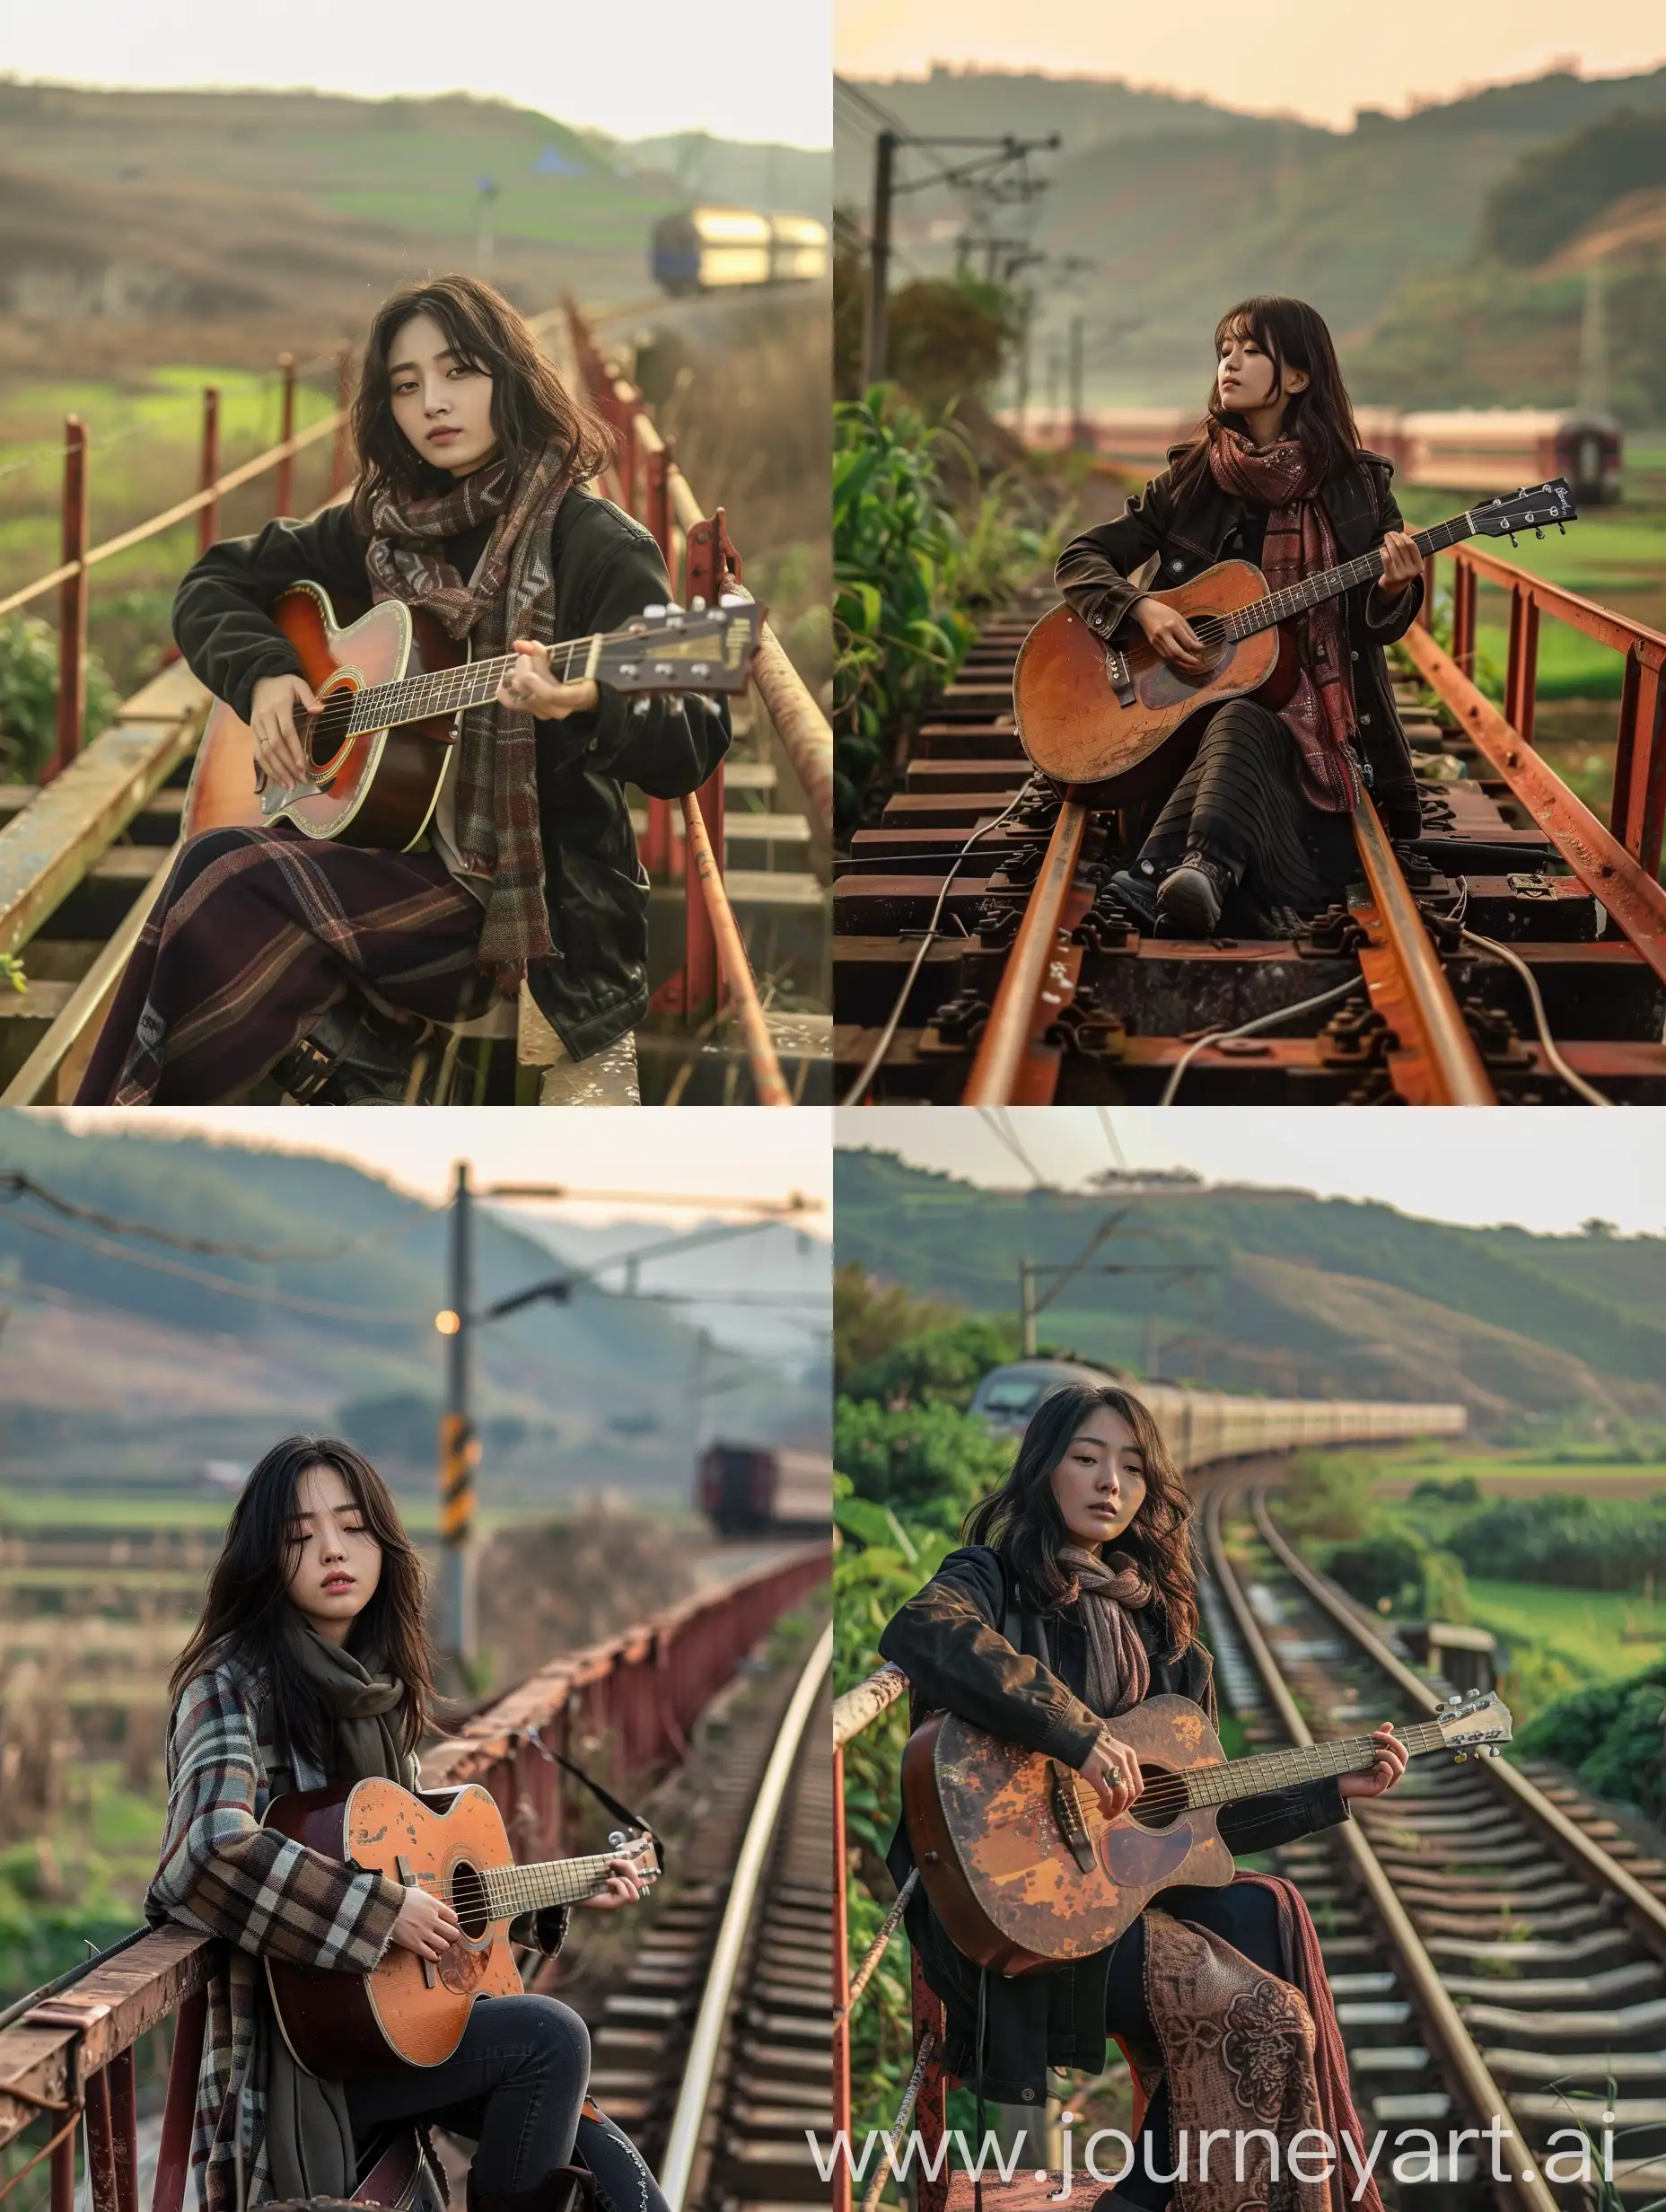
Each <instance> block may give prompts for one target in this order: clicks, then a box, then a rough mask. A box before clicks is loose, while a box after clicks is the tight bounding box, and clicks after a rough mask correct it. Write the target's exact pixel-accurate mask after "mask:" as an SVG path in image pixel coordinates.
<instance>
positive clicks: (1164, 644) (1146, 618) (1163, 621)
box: [1129, 599, 1209, 676]
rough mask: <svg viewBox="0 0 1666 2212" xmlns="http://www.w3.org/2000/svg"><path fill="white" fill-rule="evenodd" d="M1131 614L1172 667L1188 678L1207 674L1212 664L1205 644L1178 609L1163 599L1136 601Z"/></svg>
mask: <svg viewBox="0 0 1666 2212" xmlns="http://www.w3.org/2000/svg"><path fill="white" fill-rule="evenodd" d="M1129 611H1130V612H1131V614H1132V615H1133V617H1134V619H1135V620H1136V622H1137V623H1138V624H1139V626H1140V628H1141V629H1143V630H1144V633H1145V635H1146V636H1147V638H1148V639H1149V640H1150V641H1151V644H1152V645H1153V646H1154V647H1155V649H1156V650H1157V652H1159V653H1160V654H1162V657H1163V659H1164V660H1165V661H1167V662H1168V663H1169V664H1170V666H1171V667H1172V668H1178V669H1179V671H1181V673H1182V674H1183V675H1188V676H1201V675H1202V674H1203V673H1204V672H1205V671H1206V669H1207V667H1208V665H1209V664H1208V662H1207V661H1206V658H1205V656H1204V649H1203V640H1202V639H1201V638H1200V637H1199V636H1198V635H1197V631H1196V630H1195V629H1193V628H1192V626H1191V624H1190V623H1189V622H1188V620H1187V619H1186V617H1185V616H1184V615H1183V614H1181V613H1180V611H1179V609H1178V608H1176V607H1169V606H1165V605H1164V604H1163V602H1162V600H1160V599H1136V601H1135V602H1134V605H1133V607H1132V608H1131V609H1130V610H1129Z"/></svg>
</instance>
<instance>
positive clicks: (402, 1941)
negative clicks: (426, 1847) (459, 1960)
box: [390, 1890, 463, 1959]
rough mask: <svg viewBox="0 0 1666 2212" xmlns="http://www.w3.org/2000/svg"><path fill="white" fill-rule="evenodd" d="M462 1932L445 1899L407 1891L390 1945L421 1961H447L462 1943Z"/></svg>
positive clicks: (394, 1926)
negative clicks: (444, 1959) (456, 1944)
mask: <svg viewBox="0 0 1666 2212" xmlns="http://www.w3.org/2000/svg"><path fill="white" fill-rule="evenodd" d="M462 1932H463V1931H462V1927H461V1926H460V1923H459V1921H458V1918H457V1915H456V1913H455V1912H454V1911H453V1910H452V1908H451V1906H450V1905H448V1904H447V1903H446V1901H445V1900H444V1899H443V1897H431V1896H430V1895H429V1894H428V1892H427V1891H426V1890H407V1891H406V1892H405V1902H404V1903H403V1904H402V1905H401V1906H400V1907H399V1918H398V1919H397V1920H396V1921H395V1922H394V1923H393V1934H392V1936H391V1938H390V1941H392V1942H394V1943H396V1944H399V1948H400V1949H401V1950H402V1951H414V1952H415V1953H416V1956H417V1957H418V1958H419V1959H443V1957H444V1956H445V1954H446V1953H447V1952H448V1951H449V1950H450V1949H451V1947H452V1944H454V1943H457V1942H459V1941H460V1939H461V1936H462Z"/></svg>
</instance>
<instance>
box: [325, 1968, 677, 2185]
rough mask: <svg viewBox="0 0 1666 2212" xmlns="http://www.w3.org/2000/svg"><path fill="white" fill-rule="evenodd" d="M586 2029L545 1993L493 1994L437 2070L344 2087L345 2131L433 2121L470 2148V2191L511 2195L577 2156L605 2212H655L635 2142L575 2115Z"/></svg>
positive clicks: (586, 2055)
mask: <svg viewBox="0 0 1666 2212" xmlns="http://www.w3.org/2000/svg"><path fill="white" fill-rule="evenodd" d="M589 2079H590V2033H589V2031H588V2030H587V2029H586V2027H585V2025H584V2023H583V2021H582V2020H581V2019H580V2018H579V2016H578V2015H577V2014H576V2013H575V2012H574V2011H573V2010H572V2009H571V2007H570V2006H566V2005H563V2004H561V2003H560V2002H559V2001H558V2000H557V1998H555V1997H492V1998H490V1999H489V2000H487V2002H486V2003H484V2004H479V2005H477V2006H475V2008H474V2010H473V2011H472V2012H471V2013H470V2014H469V2025H468V2026H467V2027H466V2028H465V2029H464V2030H463V2040H462V2041H461V2042H460V2043H459V2045H458V2046H457V2049H456V2050H454V2051H453V2052H452V2055H451V2057H450V2058H447V2059H446V2060H445V2062H444V2063H443V2065H441V2066H433V2067H399V2069H398V2071H397V2072H395V2073H391V2074H378V2075H373V2076H371V2077H370V2078H369V2079H368V2080H366V2081H357V2082H349V2083H347V2085H346V2094H347V2112H348V2116H349V2117H350V2119H351V2120H352V2122H353V2131H354V2133H355V2135H356V2136H359V2137H364V2136H368V2135H370V2134H372V2133H373V2131H374V2130H375V2129H377V2128H379V2127H381V2125H382V2124H383V2123H384V2122H386V2121H388V2120H434V2121H437V2122H438V2123H439V2125H440V2126H442V2127H443V2128H447V2129H451V2130H452V2132H453V2133H454V2134H457V2135H461V2136H468V2137H471V2138H472V2139H473V2140H474V2141H475V2143H476V2144H477V2145H478V2148H477V2150H476V2152H475V2155H474V2160H473V2164H472V2167H471V2175H472V2179H473V2181H474V2185H475V2187H476V2189H477V2190H489V2191H490V2192H491V2193H492V2194H494V2195H504V2196H514V2195H518V2194H520V2192H521V2191H522V2190H530V2189H536V2188H537V2187H538V2185H539V2182H540V2181H544V2180H546V2179H547V2178H548V2175H549V2174H551V2173H553V2172H554V2171H555V2169H556V2168H557V2166H568V2165H572V2164H574V2151H575V2150H576V2152H577V2154H578V2156H579V2158H581V2159H582V2160H583V2163H584V2164H585V2165H587V2166H588V2167H589V2168H590V2170H591V2172H592V2174H594V2176H595V2178H596V2188H597V2193H598V2196H599V2197H600V2199H601V2203H602V2205H603V2206H604V2207H606V2208H608V2212H665V2200H664V2199H663V2198H662V2196H661V2194H660V2192H659V2190H658V2188H657V2187H656V2185H655V2183H654V2181H653V2176H652V2175H651V2174H650V2173H649V2172H648V2169H647V2167H646V2166H645V2165H644V2164H643V2162H642V2160H641V2158H640V2157H639V2156H638V2155H637V2153H636V2146H634V2145H633V2144H632V2143H631V2142H630V2140H629V2138H628V2137H627V2136H625V2135H624V2134H623V2133H622V2132H621V2131H620V2129H618V2128H616V2127H615V2126H614V2124H613V2122H612V2121H611V2120H600V2121H598V2120H585V2119H583V2117H582V2116H581V2113H580V2109H579V2108H580V2106H581V2105H582V2104H583V2099H584V2091H585V2087H586V2085H587V2084H588V2082H589Z"/></svg>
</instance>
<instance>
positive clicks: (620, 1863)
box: [582, 1858, 647, 1912]
mask: <svg viewBox="0 0 1666 2212" xmlns="http://www.w3.org/2000/svg"><path fill="white" fill-rule="evenodd" d="M646 1887H647V1884H646V1883H645V1882H644V1880H643V1876H642V1869H641V1868H640V1867H639V1866H638V1865H637V1864H636V1860H635V1859H629V1858H610V1859H609V1861H608V1886H607V1888H606V1889H605V1890H598V1891H597V1892H596V1894H595V1896H594V1897H586V1898H584V1899H583V1900H582V1902H583V1903H584V1904H585V1905H587V1906H588V1907H589V1908H590V1909H591V1911H592V1912H617V1911H618V1909H619V1907H620V1906H621V1905H634V1904H635V1903H636V1900H637V1899H638V1898H639V1897H640V1896H641V1895H642V1893H643V1892H644V1889H645V1888H646Z"/></svg>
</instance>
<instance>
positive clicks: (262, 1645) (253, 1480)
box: [168, 1436, 434, 1769]
mask: <svg viewBox="0 0 1666 2212" xmlns="http://www.w3.org/2000/svg"><path fill="white" fill-rule="evenodd" d="M310 1467H333V1468H334V1469H335V1470H336V1472H337V1473H338V1475H339V1476H340V1477H341V1479H342V1480H343V1481H344V1482H345V1483H346V1486H347V1488H348V1489H350V1490H351V1491H352V1493H353V1497H354V1501H355V1504H356V1505H357V1506H358V1508H359V1511H360V1512H361V1513H362V1514H364V1525H365V1527H366V1528H367V1529H368V1530H369V1531H370V1532H371V1534H372V1535H373V1537H374V1538H375V1540H376V1541H377V1543H378V1544H380V1545H381V1580H380V1581H379V1582H378V1583H377V1585H376V1593H375V1595H374V1596H373V1598H372V1599H371V1602H370V1603H369V1604H368V1605H367V1606H366V1607H365V1608H364V1611H363V1612H362V1613H360V1614H359V1615H358V1617H357V1619H355V1621H354V1623H353V1626H352V1628H350V1629H349V1631H348V1633H347V1643H346V1648H347V1649H348V1650H349V1651H350V1652H352V1653H353V1654H354V1655H355V1656H356V1655H359V1654H360V1653H362V1652H364V1651H366V1650H368V1649H371V1648H374V1649H375V1650H376V1651H378V1652H380V1653H381V1656H382V1658H383V1660H384V1661H385V1662H386V1663H387V1667H388V1671H389V1672H390V1674H392V1675H394V1676H395V1677H396V1678H397V1679H398V1680H399V1681H402V1682H403V1683H404V1685H405V1706H404V1710H403V1712H402V1713H401V1715H400V1716H399V1725H400V1728H401V1730H402V1740H403V1743H404V1748H405V1749H406V1751H415V1750H416V1746H417V1745H418V1744H419V1743H420V1742H421V1741H422V1739H423V1736H424V1735H425V1734H426V1732H427V1728H428V1725H429V1717H430V1713H431V1710H432V1707H433V1703H434V1652H433V1647H432V1646H431V1645H430V1643H429V1641H428V1629H427V1624H426V1621H425V1618H424V1599H425V1592H426V1583H427V1577H426V1576H425V1574H424V1572H423V1567H422V1562H421V1560H420V1559H419V1558H417V1556H416V1549H415V1548H414V1546H413V1545H412V1543H411V1540H410V1538H409V1537H408V1536H407V1534H406V1533H405V1530H404V1528H403V1526H402V1524H401V1523H400V1521H399V1508H398V1507H397V1506H396V1505H395V1504H394V1502H393V1495H392V1493H391V1491H390V1489H389V1488H388V1486H387V1484H386V1483H385V1482H384V1481H383V1480H382V1479H381V1476H380V1475H379V1474H378V1473H377V1472H376V1470H375V1469H374V1468H373V1466H372V1465H371V1463H370V1461H368V1460H367V1459H365V1458H364V1455H363V1453H358V1452H355V1450H354V1449H353V1446H352V1445H351V1444H340V1443H338V1442H337V1440H336V1439H335V1438H334V1437H333V1436H285V1439H284V1441H283V1443H282V1444H274V1445H273V1446H272V1449H271V1450H270V1451H269V1452H268V1453H267V1455H266V1457H265V1458H264V1459H263V1460H262V1461H260V1462H259V1466H257V1467H256V1468H255V1470H254V1471H253V1473H252V1474H251V1475H250V1478H249V1479H248V1481H247V1482H246V1483H245V1484H244V1485H243V1488H242V1490H241V1493H240V1495H239V1497H238V1500H237V1503H236V1505H233V1506H232V1518H231V1520H230V1522H229V1523H228V1524H227V1526H226V1532H225V1542H224V1546H223V1547H222V1549H221V1552H220V1557H219V1558H218V1559H217V1560H216V1561H215V1568H214V1572H213V1574H212V1575H210V1576H209V1577H208V1594H207V1596H206V1599H205V1600H204V1602H203V1615H202V1619H200V1620H199V1621H198V1622H197V1628H196V1631H195V1633H194V1634H193V1635H192V1637H191V1640H190V1642H189V1644H188V1645H187V1646H186V1647H185V1649H184V1650H183V1651H182V1652H181V1653H180V1656H179V1660H178V1662H177V1663H176V1664H175V1666H174V1670H173V1676H172V1679H171V1681H170V1682H169V1685H168V1690H169V1694H170V1696H171V1697H173V1698H178V1697H179V1695H180V1691H181V1690H183V1689H184V1688H185V1685H186V1684H187V1682H189V1681H190V1680H191V1678H192V1676H193V1675H196V1674H199V1673H200V1672H202V1671H203V1670H204V1668H206V1667H208V1666H211V1665H213V1664H215V1663H216V1662H217V1661H218V1660H220V1659H221V1658H223V1657H224V1655H226V1654H227V1652H228V1651H235V1652H236V1653H237V1654H238V1655H239V1656H240V1657H241V1658H242V1659H244V1660H246V1661H248V1662H249V1663H250V1664H251V1665H253V1666H256V1667H258V1668H259V1669H261V1670H262V1671H263V1672H266V1673H267V1675H268V1676H269V1677H270V1680H271V1684H272V1700H273V1708H274V1713H273V1717H274V1720H275V1722H276V1732H277V1741H278V1742H279V1743H280V1744H282V1745H285V1746H287V1747H288V1748H290V1749H292V1750H294V1751H303V1752H304V1753H305V1754H306V1755H307V1757H308V1758H310V1759H311V1760H314V1761H315V1762H316V1763H317V1764H318V1765H320V1766H321V1767H324V1768H325V1769H329V1765H330V1764H331V1760H332V1757H333V1754H334V1750H335V1741H336V1722H335V1716H333V1714H332V1713H331V1712H330V1710H329V1707H328V1706H327V1705H326V1704H325V1703H324V1701H323V1699H322V1698H320V1695H319V1693H318V1691H317V1690H315V1689H314V1688H313V1687H312V1685H311V1682H310V1681H308V1680H307V1679H306V1677H305V1676H304V1675H303V1674H301V1673H300V1672H299V1671H298V1670H297V1669H296V1668H295V1667H294V1664H293V1663H289V1664H285V1659H284V1654H283V1649H282V1645H283V1638H284V1630H285V1621H286V1618H287V1614H288V1610H289V1609H288V1603H287V1597H286V1591H287V1587H288V1582H289V1566H290V1560H291V1558H292V1557H293V1554H294V1548H295V1518H296V1513H297V1505H296V1500H295V1490H296V1486H297V1485H298V1484H299V1482H300V1480H301V1478H302V1476H303V1475H304V1474H305V1473H306V1471H307V1470H308V1469H309V1468H310Z"/></svg>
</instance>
